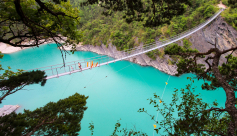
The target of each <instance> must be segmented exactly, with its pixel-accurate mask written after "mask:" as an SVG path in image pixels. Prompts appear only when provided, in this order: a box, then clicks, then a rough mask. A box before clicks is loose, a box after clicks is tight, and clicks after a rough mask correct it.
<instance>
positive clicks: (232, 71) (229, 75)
mask: <svg viewBox="0 0 237 136" xmlns="http://www.w3.org/2000/svg"><path fill="white" fill-rule="evenodd" d="M210 44H212V45H213V46H215V48H211V49H209V50H208V51H207V52H204V53H199V52H198V51H197V50H192V49H185V48H183V47H180V46H177V45H173V46H170V47H169V48H166V49H165V53H166V54H169V55H179V56H180V57H182V58H181V59H180V61H179V62H178V64H177V66H178V69H177V71H178V74H177V75H181V74H184V73H194V74H196V77H197V79H203V80H204V81H209V82H204V84H203V85H202V89H205V90H215V89H217V88H219V87H221V88H223V89H224V90H225V93H226V98H227V99H226V103H225V108H224V109H223V110H225V111H227V112H228V115H229V116H230V117H231V119H230V120H229V122H228V132H227V134H228V135H231V136H234V135H236V130H237V109H236V106H235V100H236V97H235V92H236V91H237V87H236V85H237V80H236V77H237V71H236V70H237V57H233V56H232V53H233V52H234V51H236V50H237V47H236V45H235V46H233V47H232V48H230V49H226V50H220V49H218V48H216V47H217V46H216V44H217V42H216V43H210ZM225 53H229V55H227V56H226V62H225V63H223V64H222V65H221V66H220V65H219V61H220V57H221V56H222V55H224V54H225ZM198 60H203V61H204V62H205V63H206V65H207V66H208V67H207V68H206V67H205V65H204V64H201V63H199V62H198Z"/></svg>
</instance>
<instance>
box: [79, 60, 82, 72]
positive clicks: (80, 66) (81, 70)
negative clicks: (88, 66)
mask: <svg viewBox="0 0 237 136" xmlns="http://www.w3.org/2000/svg"><path fill="white" fill-rule="evenodd" d="M78 67H79V69H80V70H81V71H82V68H81V64H80V63H79V62H78Z"/></svg>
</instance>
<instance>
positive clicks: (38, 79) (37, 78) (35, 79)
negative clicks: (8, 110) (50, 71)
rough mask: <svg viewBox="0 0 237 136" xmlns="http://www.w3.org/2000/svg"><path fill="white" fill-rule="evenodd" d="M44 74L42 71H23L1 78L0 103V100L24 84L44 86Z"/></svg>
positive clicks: (0, 101)
mask: <svg viewBox="0 0 237 136" xmlns="http://www.w3.org/2000/svg"><path fill="white" fill-rule="evenodd" d="M45 78H46V76H45V72H44V71H40V70H36V71H30V72H23V73H21V74H19V75H13V76H9V77H8V78H5V79H3V80H0V91H1V93H2V94H1V97H0V103H2V100H3V99H4V98H5V97H6V96H8V95H11V94H13V93H15V92H17V91H19V90H21V89H23V88H24V87H25V86H26V85H30V84H39V83H40V84H41V86H44V85H45V83H46V79H45Z"/></svg>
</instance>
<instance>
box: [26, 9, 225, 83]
mask: <svg viewBox="0 0 237 136" xmlns="http://www.w3.org/2000/svg"><path fill="white" fill-rule="evenodd" d="M222 11H224V9H220V10H219V11H218V12H217V13H215V14H214V15H213V16H212V17H210V18H209V19H207V20H206V21H205V22H203V23H201V24H199V25H198V26H196V27H194V28H192V29H189V30H187V31H185V32H183V33H180V34H178V35H175V36H173V37H170V38H169V39H167V40H164V41H157V42H153V43H150V44H146V45H144V46H142V47H135V48H132V49H129V50H124V51H119V52H118V53H116V54H113V56H114V58H112V57H109V56H105V55H103V56H97V57H93V58H88V59H83V60H76V61H73V62H67V63H65V65H64V66H63V64H57V65H51V66H47V67H41V68H35V69H30V70H27V71H31V70H42V71H45V72H46V75H47V78H46V79H51V78H58V77H60V76H64V75H70V74H73V73H77V72H82V71H84V70H88V69H91V68H95V67H100V66H103V65H107V64H110V63H113V62H117V61H121V60H125V59H128V58H131V57H134V56H137V55H140V54H143V53H147V52H149V51H152V50H155V49H159V48H161V47H164V46H167V45H169V44H171V43H174V42H176V41H179V40H181V39H183V38H185V37H188V36H190V35H191V34H193V33H195V32H197V31H198V30H200V29H202V28H204V27H205V26H206V25H208V24H209V23H210V22H211V21H213V20H214V19H215V18H216V17H217V16H219V15H220V14H221V12H222ZM78 62H79V63H80V64H81V69H80V68H79V67H78ZM92 63H93V64H94V65H93V66H91V64H92Z"/></svg>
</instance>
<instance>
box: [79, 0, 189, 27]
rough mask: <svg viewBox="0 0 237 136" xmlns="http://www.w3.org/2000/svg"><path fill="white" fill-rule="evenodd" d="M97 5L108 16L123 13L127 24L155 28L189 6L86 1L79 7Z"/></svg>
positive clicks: (184, 0)
mask: <svg viewBox="0 0 237 136" xmlns="http://www.w3.org/2000/svg"><path fill="white" fill-rule="evenodd" d="M89 4H98V5H99V6H101V7H103V8H104V9H105V11H103V14H104V15H106V16H108V15H112V14H113V13H114V12H116V11H120V12H122V13H123V15H122V16H123V18H125V20H126V22H127V23H131V22H133V21H145V23H144V26H146V27H155V26H159V25H162V24H165V23H169V22H170V20H171V19H172V18H173V17H174V16H177V15H182V14H183V13H184V12H185V9H186V5H191V2H190V0H176V1H173V0H166V1H163V0H129V1H126V0H116V1H113V0H109V1H108V0H100V1H98V0H87V1H85V2H83V3H82V4H81V5H82V6H85V5H89Z"/></svg>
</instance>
